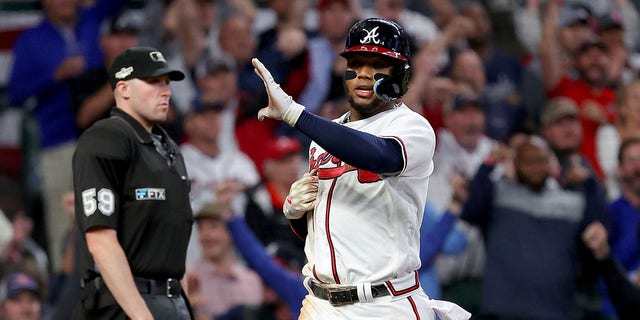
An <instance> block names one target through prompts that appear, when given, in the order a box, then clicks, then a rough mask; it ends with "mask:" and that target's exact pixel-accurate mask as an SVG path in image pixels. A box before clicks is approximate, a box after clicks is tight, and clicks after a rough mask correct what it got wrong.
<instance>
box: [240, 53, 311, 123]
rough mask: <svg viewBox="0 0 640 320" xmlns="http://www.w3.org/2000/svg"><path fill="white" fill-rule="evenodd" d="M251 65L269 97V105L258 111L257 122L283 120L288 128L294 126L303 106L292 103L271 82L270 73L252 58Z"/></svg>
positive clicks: (276, 84)
mask: <svg viewBox="0 0 640 320" xmlns="http://www.w3.org/2000/svg"><path fill="white" fill-rule="evenodd" d="M251 63H252V64H253V66H254V67H255V69H254V71H255V72H256V74H258V76H259V77H260V78H261V79H262V82H264V87H265V89H266V90H267V95H269V105H268V106H267V107H265V108H262V109H260V111H258V120H260V121H262V120H263V119H264V118H265V117H267V118H271V119H275V120H284V121H285V122H286V123H288V124H289V125H290V126H292V127H293V126H295V125H296V122H298V118H300V114H302V111H303V110H304V106H303V105H301V104H298V103H296V102H295V101H293V98H291V96H290V95H288V94H287V93H286V92H284V90H282V88H280V85H279V84H278V83H276V81H275V80H273V76H272V75H271V72H269V70H267V68H266V67H265V66H264V65H263V64H262V62H260V60H258V59H257V58H253V59H252V60H251Z"/></svg>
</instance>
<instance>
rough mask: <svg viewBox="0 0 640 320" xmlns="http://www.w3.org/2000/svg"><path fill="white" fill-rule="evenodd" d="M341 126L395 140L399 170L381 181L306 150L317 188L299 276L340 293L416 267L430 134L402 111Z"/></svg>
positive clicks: (417, 117)
mask: <svg viewBox="0 0 640 320" xmlns="http://www.w3.org/2000/svg"><path fill="white" fill-rule="evenodd" d="M344 118H345V116H343V117H341V118H340V119H337V120H336V121H337V122H340V123H342V122H344ZM344 125H345V126H348V127H351V128H353V129H357V130H359V131H363V132H367V133H370V134H373V135H376V136H379V137H389V138H393V139H396V140H397V141H398V142H400V145H401V146H402V152H403V156H404V168H403V169H402V171H401V172H398V173H390V174H389V175H382V176H381V175H377V174H374V173H371V172H367V171H364V170H359V169H357V168H354V167H352V166H350V165H349V164H346V163H344V162H342V161H341V160H340V159H338V158H336V157H334V156H333V155H331V154H329V153H328V152H326V151H325V150H324V149H323V148H322V147H320V146H319V145H318V144H316V143H315V142H313V143H312V144H311V145H310V147H309V164H310V169H315V168H317V169H318V178H319V186H318V196H317V200H316V205H315V209H314V212H313V216H312V217H308V235H307V238H306V244H305V253H306V255H307V258H308V260H309V262H308V264H307V265H306V266H305V267H304V269H303V274H304V275H305V276H309V277H314V278H316V279H318V280H320V281H322V282H325V283H335V284H344V285H353V284H357V283H362V282H371V283H376V282H380V281H385V280H389V279H394V278H397V277H402V276H405V275H408V274H409V273H412V272H414V271H415V270H418V269H419V267H420V256H419V251H420V250H419V248H420V241H419V232H420V230H419V228H420V225H421V223H422V214H423V210H424V205H425V202H426V198H427V186H428V184H429V175H430V174H431V172H432V171H433V160H432V159H433V153H434V150H435V134H434V132H433V129H432V128H431V125H430V124H429V122H428V121H427V120H426V119H425V118H424V117H422V116H421V115H419V114H417V113H415V112H413V111H411V110H410V109H409V108H407V107H406V106H405V105H404V104H401V105H398V106H397V107H396V108H394V109H392V110H388V111H385V112H382V113H379V114H377V115H375V116H372V117H369V118H366V119H363V120H358V121H353V122H347V123H344ZM367 156H368V155H367V154H363V155H362V157H367Z"/></svg>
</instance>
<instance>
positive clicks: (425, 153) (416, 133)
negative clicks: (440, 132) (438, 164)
mask: <svg viewBox="0 0 640 320" xmlns="http://www.w3.org/2000/svg"><path fill="white" fill-rule="evenodd" d="M379 135H380V136H381V137H383V138H389V139H394V140H396V141H397V142H398V143H399V144H400V147H401V150H402V157H403V160H404V166H403V168H402V171H401V172H400V174H399V175H416V174H418V175H424V173H425V172H426V174H427V176H428V175H431V173H432V172H433V155H434V152H435V148H436V135H435V133H434V131H433V128H431V125H430V124H429V122H428V121H427V120H426V119H425V118H423V117H422V116H420V115H418V114H416V113H414V112H412V111H408V110H407V111H404V112H401V113H399V114H398V116H396V118H394V119H393V120H392V121H391V122H390V123H389V125H388V126H387V127H386V128H385V129H384V131H382V132H381V133H380V134H379Z"/></svg>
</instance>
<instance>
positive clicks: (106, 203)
mask: <svg viewBox="0 0 640 320" xmlns="http://www.w3.org/2000/svg"><path fill="white" fill-rule="evenodd" d="M109 76H110V82H111V88H112V89H113V92H114V96H115V101H116V107H115V108H114V109H113V111H112V112H111V117H110V118H108V119H105V120H101V121H98V122H96V124H94V125H93V126H92V127H91V128H89V129H88V130H87V131H85V132H84V133H83V135H82V136H81V137H80V140H79V141H78V147H77V149H76V152H75V154H74V156H73V180H74V181H73V182H74V191H75V201H76V203H75V207H76V209H75V212H76V220H77V222H78V227H79V230H81V231H82V232H83V233H84V235H85V236H84V237H83V240H84V241H83V248H82V249H81V250H80V251H79V255H80V261H81V274H82V278H81V279H82V281H81V286H82V292H81V301H79V302H78V303H79V306H78V311H77V318H79V319H125V318H126V319H128V318H131V319H156V320H158V319H172V320H173V319H191V318H192V317H191V314H190V312H189V309H188V308H189V305H188V301H187V300H186V299H185V298H184V292H183V290H182V287H181V285H180V279H182V277H183V275H184V272H185V256H186V251H187V244H188V241H189V236H190V234H191V225H192V223H193V215H192V213H191V206H190V204H189V189H190V185H189V179H188V177H187V171H186V168H185V165H184V160H183V158H182V155H181V153H180V150H179V148H178V146H177V145H176V144H175V142H174V141H173V140H172V139H171V138H170V137H169V136H168V135H167V133H166V131H164V129H162V128H161V127H160V126H159V125H158V124H159V123H161V122H163V121H165V119H166V117H167V112H168V109H169V97H170V96H171V90H170V89H169V82H170V81H171V80H182V79H184V77H185V76H184V74H183V73H182V72H181V71H178V70H172V69H170V68H169V66H168V65H167V61H166V60H165V58H164V57H163V55H162V53H160V52H159V51H157V50H156V49H154V48H150V47H133V48H130V49H127V50H125V51H124V52H123V53H121V54H120V55H119V56H118V57H116V59H115V61H114V62H113V64H112V66H111V70H110V72H109Z"/></svg>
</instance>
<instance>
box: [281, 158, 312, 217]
mask: <svg viewBox="0 0 640 320" xmlns="http://www.w3.org/2000/svg"><path fill="white" fill-rule="evenodd" d="M317 196H318V176H317V175H316V170H313V171H311V172H307V173H305V174H304V175H303V176H302V178H300V179H299V180H296V182H294V183H293V184H292V185H291V189H289V195H288V196H287V198H286V199H285V201H284V205H283V206H282V211H283V212H284V216H285V217H286V218H287V219H300V218H301V217H302V216H303V215H304V214H305V213H306V212H307V211H310V210H313V206H314V205H315V201H316V198H317Z"/></svg>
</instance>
